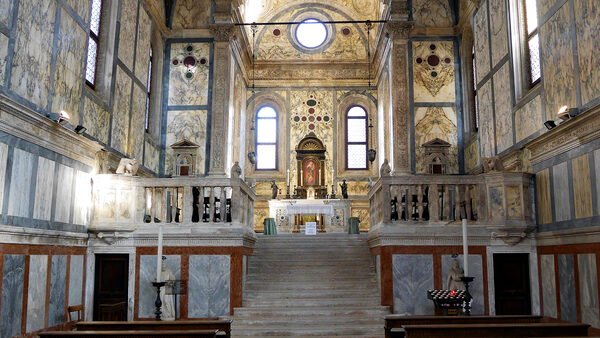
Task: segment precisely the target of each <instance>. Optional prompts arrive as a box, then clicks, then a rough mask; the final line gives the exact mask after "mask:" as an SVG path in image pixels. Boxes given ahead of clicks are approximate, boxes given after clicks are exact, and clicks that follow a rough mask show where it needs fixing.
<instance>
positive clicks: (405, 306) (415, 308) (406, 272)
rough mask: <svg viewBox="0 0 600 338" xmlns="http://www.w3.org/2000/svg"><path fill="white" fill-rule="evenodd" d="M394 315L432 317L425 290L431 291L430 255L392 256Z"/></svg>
mask: <svg viewBox="0 0 600 338" xmlns="http://www.w3.org/2000/svg"><path fill="white" fill-rule="evenodd" d="M392 265H393V285H394V313H399V314H404V315H432V314H433V313H434V308H433V302H432V301H431V300H429V299H427V290H431V289H433V258H432V256H431V255H393V257H392Z"/></svg>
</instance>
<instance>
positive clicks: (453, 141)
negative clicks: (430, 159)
mask: <svg viewBox="0 0 600 338" xmlns="http://www.w3.org/2000/svg"><path fill="white" fill-rule="evenodd" d="M436 138H439V139H441V140H444V141H446V142H448V143H450V145H451V146H450V150H449V151H448V160H449V161H448V162H449V163H448V165H447V167H446V173H448V174H453V173H458V155H457V154H458V148H457V129H456V112H455V111H454V109H453V108H449V107H444V108H442V107H419V108H417V110H416V111H415V157H416V161H417V163H416V165H417V173H427V171H428V164H427V163H425V156H426V154H425V149H424V148H423V144H425V143H427V142H429V141H432V140H434V139H436Z"/></svg>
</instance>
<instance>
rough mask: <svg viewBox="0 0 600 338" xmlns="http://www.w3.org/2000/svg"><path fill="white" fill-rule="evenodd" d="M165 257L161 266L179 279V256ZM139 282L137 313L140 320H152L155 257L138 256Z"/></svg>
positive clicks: (154, 309) (154, 291) (154, 289)
mask: <svg viewBox="0 0 600 338" xmlns="http://www.w3.org/2000/svg"><path fill="white" fill-rule="evenodd" d="M164 257H166V259H165V260H163V263H162V264H165V266H166V269H167V270H166V271H168V270H170V271H171V272H172V273H173V276H175V279H181V256H179V255H164ZM139 264H140V281H139V311H138V316H139V317H140V318H154V311H156V307H155V305H154V301H155V300H156V288H155V287H154V286H152V282H155V281H156V255H141V256H140V263H139Z"/></svg>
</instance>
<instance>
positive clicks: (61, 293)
mask: <svg viewBox="0 0 600 338" xmlns="http://www.w3.org/2000/svg"><path fill="white" fill-rule="evenodd" d="M66 282H67V256H64V255H54V256H52V269H51V270H50V299H49V302H50V304H49V306H48V326H55V325H58V324H61V323H64V322H65V321H66V319H67V318H66V316H65V312H64V309H65V302H66V298H65V285H66Z"/></svg>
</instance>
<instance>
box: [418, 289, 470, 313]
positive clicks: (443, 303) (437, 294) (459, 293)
mask: <svg viewBox="0 0 600 338" xmlns="http://www.w3.org/2000/svg"><path fill="white" fill-rule="evenodd" d="M427 298H428V299H431V300H432V301H433V304H435V315H436V316H441V315H444V316H448V315H459V314H460V313H461V312H462V308H463V303H464V302H465V301H467V299H468V297H467V292H466V291H465V290H427Z"/></svg>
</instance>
